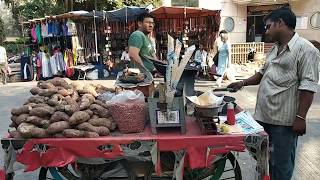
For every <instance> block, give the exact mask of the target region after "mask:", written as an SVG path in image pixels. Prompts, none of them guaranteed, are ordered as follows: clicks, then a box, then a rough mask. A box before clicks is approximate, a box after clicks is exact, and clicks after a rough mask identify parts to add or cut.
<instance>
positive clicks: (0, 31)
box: [0, 18, 6, 44]
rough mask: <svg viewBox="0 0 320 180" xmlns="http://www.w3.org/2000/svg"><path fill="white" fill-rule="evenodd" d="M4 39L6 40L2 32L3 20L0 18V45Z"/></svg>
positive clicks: (3, 31)
mask: <svg viewBox="0 0 320 180" xmlns="http://www.w3.org/2000/svg"><path fill="white" fill-rule="evenodd" d="M5 38H6V34H5V30H4V23H3V20H2V19H1V18H0V44H2V43H3V41H4V40H5Z"/></svg>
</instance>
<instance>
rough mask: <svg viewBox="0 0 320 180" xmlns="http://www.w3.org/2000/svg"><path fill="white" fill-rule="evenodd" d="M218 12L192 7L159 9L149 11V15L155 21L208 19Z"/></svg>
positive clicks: (163, 7)
mask: <svg viewBox="0 0 320 180" xmlns="http://www.w3.org/2000/svg"><path fill="white" fill-rule="evenodd" d="M219 12H220V11H218V10H209V9H203V8H194V7H165V6H162V7H159V8H156V9H154V10H152V11H151V14H152V15H153V16H155V17H156V18H157V19H165V18H169V19H170V18H175V19H180V18H198V17H208V16H215V15H217V14H218V13H219Z"/></svg>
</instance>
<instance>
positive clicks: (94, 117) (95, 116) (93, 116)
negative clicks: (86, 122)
mask: <svg viewBox="0 0 320 180" xmlns="http://www.w3.org/2000/svg"><path fill="white" fill-rule="evenodd" d="M97 118H100V117H99V116H98V115H96V114H93V115H92V116H91V119H97Z"/></svg>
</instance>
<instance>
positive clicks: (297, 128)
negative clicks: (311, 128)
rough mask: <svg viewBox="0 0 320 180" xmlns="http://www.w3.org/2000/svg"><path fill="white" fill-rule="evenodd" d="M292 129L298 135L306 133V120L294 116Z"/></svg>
mask: <svg viewBox="0 0 320 180" xmlns="http://www.w3.org/2000/svg"><path fill="white" fill-rule="evenodd" d="M292 129H293V131H294V132H295V133H297V135H298V136H302V135H304V134H306V129H307V128H306V121H305V120H303V119H301V118H298V117H296V119H295V121H294V122H293V127H292Z"/></svg>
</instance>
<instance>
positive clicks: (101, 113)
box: [90, 104, 111, 118]
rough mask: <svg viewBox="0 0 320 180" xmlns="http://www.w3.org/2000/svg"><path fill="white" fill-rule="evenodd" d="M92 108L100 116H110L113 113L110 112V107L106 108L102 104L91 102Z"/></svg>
mask: <svg viewBox="0 0 320 180" xmlns="http://www.w3.org/2000/svg"><path fill="white" fill-rule="evenodd" d="M90 110H91V111H92V112H93V113H94V114H96V115H98V116H100V117H102V118H108V117H110V116H111V114H110V112H109V110H108V109H105V108H103V107H102V106H100V105H98V104H91V106H90Z"/></svg>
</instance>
